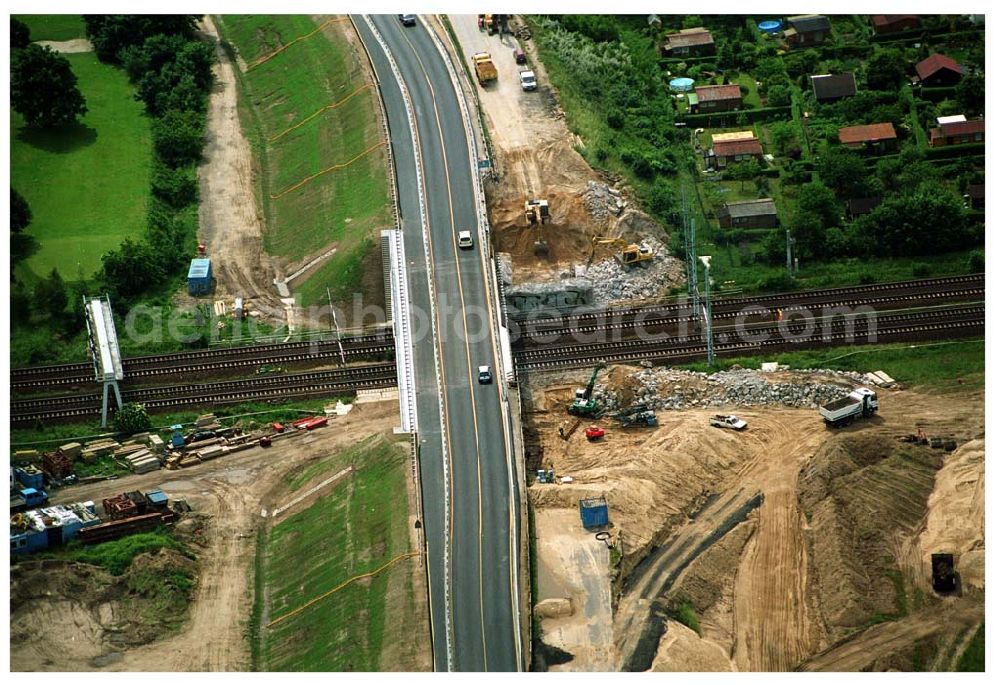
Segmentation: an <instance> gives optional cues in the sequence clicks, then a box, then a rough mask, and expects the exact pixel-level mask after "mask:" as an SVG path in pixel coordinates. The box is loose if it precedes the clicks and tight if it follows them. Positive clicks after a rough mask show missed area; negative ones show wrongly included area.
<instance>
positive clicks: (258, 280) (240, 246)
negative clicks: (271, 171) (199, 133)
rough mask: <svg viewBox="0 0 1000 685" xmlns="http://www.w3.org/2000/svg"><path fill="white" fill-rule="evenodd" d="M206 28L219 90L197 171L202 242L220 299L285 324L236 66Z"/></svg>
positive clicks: (208, 24)
mask: <svg viewBox="0 0 1000 685" xmlns="http://www.w3.org/2000/svg"><path fill="white" fill-rule="evenodd" d="M201 27H202V31H203V32H204V33H205V35H206V36H208V37H209V38H210V39H211V40H213V41H214V43H215V48H216V49H215V54H216V57H217V59H218V62H217V63H216V64H215V66H213V68H212V73H213V75H214V76H215V85H214V86H213V88H212V93H211V95H210V97H209V101H208V125H207V133H206V144H205V150H204V161H203V162H202V165H201V166H200V167H199V169H198V175H199V178H200V182H201V188H200V197H201V204H200V205H199V209H198V219H199V225H200V228H199V236H198V238H199V241H200V242H202V243H204V244H205V245H206V247H207V252H208V254H209V255H210V256H211V258H212V270H213V276H214V277H215V281H216V286H215V298H216V299H227V300H232V299H233V298H236V297H243V298H247V300H248V301H251V300H252V302H253V307H254V309H256V310H257V311H260V312H262V313H263V314H265V315H268V317H269V318H271V319H274V320H283V319H284V311H283V309H282V304H281V302H280V299H279V296H278V292H277V290H276V288H275V285H274V279H275V277H276V276H277V275H278V265H277V264H276V263H275V261H274V259H273V258H272V257H270V256H269V255H268V254H267V252H265V251H264V243H263V236H264V219H263V217H262V216H261V215H260V214H259V213H258V211H257V201H256V198H255V197H254V180H253V179H254V177H253V174H254V170H253V155H252V153H251V151H250V143H249V142H248V141H247V138H246V136H245V135H244V134H243V129H242V127H241V125H240V117H239V111H238V109H237V107H238V105H237V100H238V93H237V86H236V74H235V73H234V69H235V68H236V67H235V66H234V65H233V63H232V61H231V60H230V59H229V56H228V55H227V54H226V51H225V50H223V49H222V45H221V43H220V41H219V33H218V30H217V29H216V26H215V24H214V23H213V21H212V18H211V17H206V18H205V20H204V21H203V22H202V25H201ZM179 297H181V298H182V299H183V296H179Z"/></svg>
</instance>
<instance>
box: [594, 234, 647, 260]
mask: <svg viewBox="0 0 1000 685" xmlns="http://www.w3.org/2000/svg"><path fill="white" fill-rule="evenodd" d="M590 243H591V248H590V259H589V260H588V264H589V263H590V262H591V261H593V259H594V251H595V250H596V249H597V246H598V245H611V246H613V247H616V248H618V252H617V253H616V254H615V257H617V258H618V261H619V262H621V263H622V264H624V265H625V266H632V265H633V264H639V263H641V262H645V261H647V260H650V259H652V258H653V250H652V249H651V248H650V247H649V246H648V245H646V244H645V243H642V244H638V245H637V244H636V243H626V242H625V241H624V240H622V239H621V238H612V237H610V236H594V237H593V238H592V239H591V241H590Z"/></svg>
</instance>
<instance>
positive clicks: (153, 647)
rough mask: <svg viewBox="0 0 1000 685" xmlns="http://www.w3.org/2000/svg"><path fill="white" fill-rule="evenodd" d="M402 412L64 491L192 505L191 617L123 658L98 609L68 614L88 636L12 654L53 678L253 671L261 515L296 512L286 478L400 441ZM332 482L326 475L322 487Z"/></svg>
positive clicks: (377, 409) (44, 641)
mask: <svg viewBox="0 0 1000 685" xmlns="http://www.w3.org/2000/svg"><path fill="white" fill-rule="evenodd" d="M397 412H398V405H397V404H396V403H395V402H379V403H372V404H361V405H355V408H354V410H353V411H351V412H350V413H349V414H347V415H346V416H344V417H339V418H336V419H334V420H333V422H332V424H331V426H330V427H329V428H324V429H321V430H318V431H316V432H315V433H312V434H307V435H304V436H301V437H296V438H291V439H289V440H288V441H287V442H276V443H275V444H274V446H273V447H271V448H270V449H266V450H265V449H261V448H255V449H251V450H248V451H246V452H240V453H237V454H234V455H231V456H227V457H222V458H220V459H217V460H213V461H210V462H206V463H204V464H199V465H197V466H192V467H190V468H186V469H180V470H177V471H167V470H160V471H155V472H153V473H149V474H143V475H140V476H128V477H125V478H121V479H119V480H116V481H110V482H103V483H94V484H88V485H81V486H74V487H71V488H67V489H65V490H61V491H59V492H58V495H57V496H56V497H55V498H54V501H55V502H56V503H60V502H78V501H86V500H93V501H95V502H100V501H101V500H102V499H103V498H105V497H109V496H112V495H114V494H117V493H120V492H123V491H130V490H149V489H154V488H161V489H162V490H163V491H164V492H165V493H166V494H167V495H168V496H169V497H170V498H171V499H173V498H177V497H180V498H185V499H187V501H188V503H189V504H190V505H191V506H192V508H193V509H194V512H195V513H196V514H198V515H201V516H204V517H206V519H205V520H207V524H206V525H205V528H204V539H205V541H206V546H205V547H202V548H196V552H197V554H198V563H199V571H198V580H197V582H196V584H195V590H194V596H193V598H192V601H191V605H190V610H189V615H188V619H187V621H186V622H185V624H184V626H183V627H182V628H181V629H180V631H179V633H178V634H176V635H174V636H173V637H170V638H167V639H165V640H161V641H158V642H154V643H151V644H148V645H144V646H142V647H137V648H134V649H129V650H126V651H124V652H119V651H116V650H118V649H119V648H116V647H112V646H111V645H109V644H108V643H107V642H106V641H105V636H104V628H103V627H102V624H101V620H100V617H99V616H94V615H92V614H93V612H95V611H96V609H92V608H90V607H84V606H75V607H68V608H65V611H69V612H70V614H69V615H64V616H63V617H62V618H63V619H64V620H70V619H72V620H73V622H74V623H76V624H77V625H81V626H86V627H87V629H86V630H79V631H76V632H75V633H74V632H62V631H51V630H44V631H43V632H39V633H38V634H37V635H36V636H34V638H33V639H31V640H27V641H26V642H25V643H24V644H20V645H12V652H14V653H15V655H16V654H17V652H18V650H23V651H24V653H26V654H27V653H30V654H33V655H39V654H42V653H44V658H46V659H47V660H48V661H49V664H48V665H47V666H46V669H47V670H73V671H75V670H107V671H240V670H247V669H248V668H249V667H250V650H249V644H248V642H247V637H246V635H247V622H248V621H249V618H250V613H251V609H252V607H253V582H252V581H253V561H254V551H255V545H256V529H257V525H258V524H259V521H260V517H261V511H262V510H265V509H266V510H267V511H271V510H273V509H274V508H276V507H278V506H282V505H285V504H287V502H285V501H274V500H273V497H272V494H271V493H272V491H280V490H281V489H282V488H281V483H282V479H283V477H284V476H285V474H287V473H288V472H289V471H291V470H293V469H295V468H297V467H300V466H301V465H303V464H305V463H307V462H309V461H311V460H314V459H318V458H321V457H325V456H328V455H329V454H331V453H332V452H336V451H340V450H342V449H345V448H347V447H349V446H351V445H353V444H355V443H357V442H359V441H360V440H361V439H363V438H365V437H367V436H369V435H371V434H373V433H377V432H385V433H387V434H389V435H390V436H391V431H392V427H393V425H394V422H395V420H396V416H397ZM324 478H325V476H321V477H319V478H318V479H317V482H319V481H322V480H323V479H324ZM313 485H315V483H308V484H306V485H304V486H303V488H304V490H308V489H309V488H310V487H312V486H313ZM330 487H332V485H331V486H330ZM330 487H325V488H321V489H319V490H318V491H316V492H314V493H312V494H311V495H310V497H309V498H307V499H306V500H304V501H303V502H301V503H297V504H296V505H295V506H296V508H298V507H304V506H308V504H309V503H310V502H311V501H313V500H315V498H317V497H322V496H323V495H324V493H325V492H327V491H328V490H329V489H330ZM178 525H180V524H178ZM31 610H32V611H38V612H41V613H39V616H40V617H41V616H44V615H47V613H46V612H48V611H49V608H47V607H43V606H38V607H32V609H31ZM61 610H62V609H61ZM38 625H45V624H38ZM64 639H65V640H70V641H73V642H74V643H79V642H80V641H81V640H85V641H89V644H87V645H86V648H85V649H84V648H82V647H81V646H80V645H79V644H74V646H73V649H67V648H65V647H63V646H61V645H62V640H64ZM81 650H82V651H81ZM80 654H89V655H90V657H91V660H90V661H89V662H88V661H84V660H81V659H80V658H79V655H80Z"/></svg>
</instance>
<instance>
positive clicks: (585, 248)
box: [447, 14, 662, 283]
mask: <svg viewBox="0 0 1000 685" xmlns="http://www.w3.org/2000/svg"><path fill="white" fill-rule="evenodd" d="M448 19H449V20H450V21H451V25H452V27H453V28H454V30H455V34H456V36H457V37H458V40H459V43H460V44H461V46H462V52H463V54H462V55H461V56H460V59H462V60H463V61H464V62H465V63H466V64H468V65H469V66H470V69H471V55H473V54H475V53H477V52H488V53H489V54H490V56H491V57H492V59H493V63H494V64H495V65H496V68H497V72H498V74H499V77H498V78H497V80H496V81H494V82H491V83H489V84H487V85H486V87H482V86H480V85H479V84H478V83H476V82H475V81H473V84H472V85H473V87H474V88H475V89H476V92H477V93H478V96H479V101H480V103H481V106H482V110H483V115H484V117H485V119H486V125H487V127H488V128H489V134H490V138H491V140H492V143H493V150H494V156H495V159H494V165H495V166H496V168H497V170H498V171H499V172H500V181H499V182H498V183H488V184H487V185H486V195H487V201H488V210H489V214H490V222H491V224H492V226H493V230H494V236H495V247H496V249H497V250H498V251H500V252H507V253H510V254H511V257H512V262H513V273H514V276H513V278H514V282H515V283H521V282H524V281H530V280H548V279H552V278H555V277H557V276H558V274H559V273H561V272H563V271H565V270H566V269H567V268H570V267H571V266H572V265H573V264H574V263H581V262H583V261H585V260H586V259H587V257H588V256H589V254H590V252H591V238H592V237H593V236H595V235H606V234H608V233H614V232H615V230H616V228H615V224H616V223H617V222H616V217H613V216H612V217H608V218H605V219H603V220H602V219H598V218H597V217H595V216H594V215H592V214H591V212H590V211H589V210H588V209H587V206H586V204H585V192H586V190H587V184H588V182H594V183H606V181H605V180H603V179H602V178H601V176H600V175H599V174H598V173H597V172H595V171H594V170H593V169H591V168H590V166H588V165H587V162H586V161H585V160H584V159H583V157H581V156H580V154H579V153H578V152H577V151H576V150H575V149H574V148H573V146H574V145H575V144H576V143H577V142H578V139H577V138H576V137H575V136H574V135H573V134H572V133H571V132H570V131H569V129H568V128H567V126H566V121H565V119H564V117H563V114H562V111H561V110H560V109H559V105H558V102H557V100H556V93H555V91H554V90H553V88H552V86H551V85H550V84H549V80H548V76H547V74H546V72H545V68H544V66H543V65H542V64H541V63H540V62H539V61H538V59H537V57H536V56H535V55H534V51H533V46H532V45H531V42H530V41H528V42H527V43H526V44H524V45H523V46H521V44H520V43H519V41H518V40H517V39H516V38H514V37H513V36H510V35H505V36H503V37H502V38H501V37H500V36H499V35H492V36H490V35H488V34H487V33H486V32H485V31H480V30H479V28H478V24H477V18H476V15H473V14H451V15H448ZM447 42H448V43H449V44H450V41H447ZM518 46H521V47H523V48H524V49H525V51H526V53H527V54H528V55H529V57H531V58H532V59H531V62H532V63H531V64H530V65H518V64H517V63H516V62H515V61H514V52H513V51H514V48H515V47H518ZM522 69H532V70H533V71H534V72H535V77H536V79H537V81H538V90H536V91H534V92H524V91H523V90H521V85H520V81H519V77H518V72H519V71H520V70H522ZM533 198H534V199H544V200H548V202H549V208H550V211H551V216H552V221H551V223H550V224H546V226H545V227H543V228H541V229H538V228H529V227H528V226H527V224H526V222H525V219H524V202H525V201H526V200H528V199H533ZM615 234H616V235H617V233H615ZM540 237H542V238H544V239H545V240H547V241H548V244H549V254H548V256H547V257H540V256H537V255H536V254H535V249H534V244H535V240H536V239H538V238H540ZM661 237H662V233H661ZM609 255H610V250H609V249H607V248H603V247H602V248H600V250H599V251H598V253H597V257H598V258H602V257H607V256H609Z"/></svg>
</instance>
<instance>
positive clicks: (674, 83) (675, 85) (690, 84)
mask: <svg viewBox="0 0 1000 685" xmlns="http://www.w3.org/2000/svg"><path fill="white" fill-rule="evenodd" d="M692 88H694V79H693V78H687V77H686V76H679V77H678V78H672V79H670V90H672V91H674V92H675V93H686V92H688V91H689V90H691V89H692Z"/></svg>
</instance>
